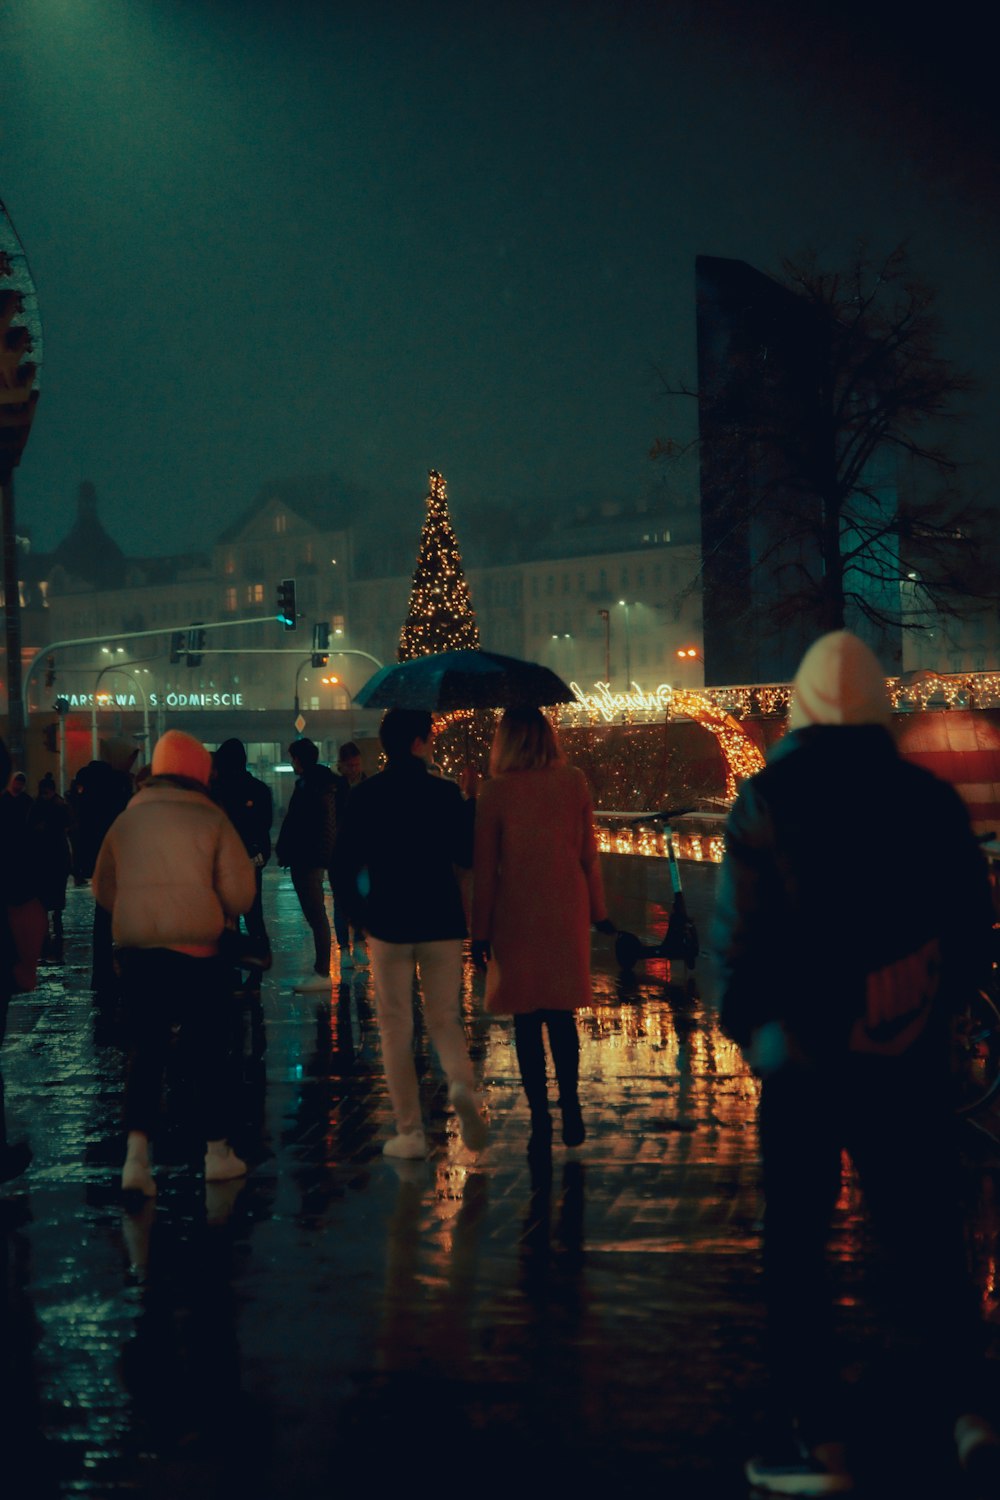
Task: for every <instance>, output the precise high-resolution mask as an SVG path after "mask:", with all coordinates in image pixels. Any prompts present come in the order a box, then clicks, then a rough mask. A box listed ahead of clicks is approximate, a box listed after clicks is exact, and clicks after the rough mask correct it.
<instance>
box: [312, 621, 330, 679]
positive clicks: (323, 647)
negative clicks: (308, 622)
mask: <svg viewBox="0 0 1000 1500" xmlns="http://www.w3.org/2000/svg"><path fill="white" fill-rule="evenodd" d="M329 660H330V626H329V625H328V624H327V622H326V620H319V621H318V622H317V623H316V624H315V625H314V626H313V652H312V664H313V666H314V667H325V666H326V664H327V662H328V661H329Z"/></svg>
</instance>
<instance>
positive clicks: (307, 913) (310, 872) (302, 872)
mask: <svg viewBox="0 0 1000 1500" xmlns="http://www.w3.org/2000/svg"><path fill="white" fill-rule="evenodd" d="M324 874H325V871H323V870H322V869H313V868H312V867H311V866H301V865H297V866H295V867H294V868H293V870H292V884H293V885H294V887H295V894H296V895H297V896H298V898H299V905H300V906H301V908H302V915H303V916H304V917H305V919H306V921H307V922H308V923H309V927H310V929H311V931H312V935H313V944H314V947H315V961H314V964H313V967H314V968H315V970H316V973H317V974H329V972H330V920H329V918H328V917H327V914H326V895H325V891H324V884H323V881H324Z"/></svg>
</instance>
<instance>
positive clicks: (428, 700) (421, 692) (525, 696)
mask: <svg viewBox="0 0 1000 1500" xmlns="http://www.w3.org/2000/svg"><path fill="white" fill-rule="evenodd" d="M575 696H576V695H575V694H574V693H572V692H571V691H570V689H569V688H568V687H567V686H566V684H565V683H564V682H563V680H562V678H561V677H557V676H556V674H555V673H554V672H550V671H549V669H548V667H543V666H540V665H539V664H538V662H533V661H519V660H518V659H517V657H514V656H498V655H497V654H496V653H495V652H494V651H437V652H434V653H433V654H432V655H430V656H415V657H413V659H412V660H411V661H400V662H396V663H393V664H390V665H389V666H387V667H382V668H381V669H380V670H379V671H378V672H376V673H375V676H374V677H370V678H369V679H368V681H367V682H366V683H365V684H364V686H363V687H361V688H359V689H358V691H357V692H356V693H355V694H354V701H355V703H359V704H360V705H361V707H362V708H424V709H429V710H430V711H431V712H432V713H450V712H451V711H452V710H454V709H458V708H509V707H510V706H511V705H512V704H515V703H518V704H530V705H532V706H533V707H535V708H540V707H541V706H542V705H543V704H546V703H572V702H573V701H574V699H575Z"/></svg>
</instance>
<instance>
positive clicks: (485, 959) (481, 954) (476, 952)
mask: <svg viewBox="0 0 1000 1500" xmlns="http://www.w3.org/2000/svg"><path fill="white" fill-rule="evenodd" d="M492 957H493V950H492V949H491V947H490V945H489V943H485V942H479V941H478V940H477V941H474V942H473V944H472V962H473V964H474V965H475V967H476V968H477V969H478V970H479V972H480V974H485V973H486V965H487V964H488V963H489V961H490V959H491V958H492Z"/></svg>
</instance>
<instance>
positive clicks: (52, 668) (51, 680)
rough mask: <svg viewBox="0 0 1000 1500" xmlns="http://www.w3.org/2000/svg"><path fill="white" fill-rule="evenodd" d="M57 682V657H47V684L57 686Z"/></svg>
mask: <svg viewBox="0 0 1000 1500" xmlns="http://www.w3.org/2000/svg"><path fill="white" fill-rule="evenodd" d="M55 683H56V659H55V657H54V656H47V657H46V658H45V686H46V687H55Z"/></svg>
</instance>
